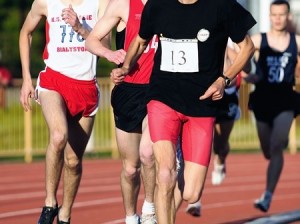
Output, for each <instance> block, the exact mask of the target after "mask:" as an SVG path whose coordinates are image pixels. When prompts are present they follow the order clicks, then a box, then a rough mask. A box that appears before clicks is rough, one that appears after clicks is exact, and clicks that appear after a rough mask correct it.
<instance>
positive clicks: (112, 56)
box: [104, 49, 126, 65]
mask: <svg viewBox="0 0 300 224" xmlns="http://www.w3.org/2000/svg"><path fill="white" fill-rule="evenodd" d="M125 56H126V51H124V50H123V49H120V50H117V51H109V52H108V53H106V54H105V55H104V57H105V58H106V59H107V60H108V61H110V62H113V63H115V64H116V65H119V64H122V63H123V62H124V60H125Z"/></svg>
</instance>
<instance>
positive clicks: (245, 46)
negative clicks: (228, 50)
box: [200, 35, 254, 100]
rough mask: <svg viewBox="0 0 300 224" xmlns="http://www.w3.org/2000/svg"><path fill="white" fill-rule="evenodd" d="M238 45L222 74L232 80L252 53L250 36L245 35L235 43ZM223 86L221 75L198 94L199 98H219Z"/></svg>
mask: <svg viewBox="0 0 300 224" xmlns="http://www.w3.org/2000/svg"><path fill="white" fill-rule="evenodd" d="M237 45H238V46H239V49H240V50H239V52H238V53H237V55H236V58H235V60H234V61H233V63H232V64H231V65H230V66H229V67H228V69H227V70H226V71H224V75H225V76H227V77H228V78H230V79H231V80H233V79H234V78H235V77H236V75H237V74H238V73H239V72H240V71H241V70H242V69H243V68H244V66H245V65H246V63H247V61H248V60H249V58H251V57H252V55H253V53H254V45H253V42H252V40H251V38H250V36H248V35H246V36H245V38H244V39H243V40H242V41H241V42H240V43H237ZM224 88H225V83H224V79H223V78H222V77H220V78H218V79H217V80H216V81H215V82H214V83H213V84H212V85H211V86H210V87H209V88H208V89H207V91H206V92H205V93H204V94H203V95H202V96H200V100H204V99H207V98H209V97H211V98H212V100H220V99H221V98H222V97H223V93H224Z"/></svg>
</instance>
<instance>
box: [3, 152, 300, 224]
mask: <svg viewBox="0 0 300 224" xmlns="http://www.w3.org/2000/svg"><path fill="white" fill-rule="evenodd" d="M266 165H267V163H266V161H265V160H264V159H263V157H262V154H260V153H258V154H247V155H246V154H230V155H229V158H228V161H227V177H226V179H225V181H224V182H223V184H222V185H220V186H212V185H211V179H210V178H211V176H210V175H211V167H210V170H209V173H208V176H207V181H206V186H205V190H204V194H203V197H202V204H203V208H202V216H201V217H200V218H194V217H190V216H188V215H187V214H186V213H185V207H186V204H185V203H184V204H183V205H182V206H181V208H180V210H179V212H178V215H177V222H176V224H193V223H204V224H214V223H216V224H225V223H227V224H239V223H252V224H260V223H300V154H299V153H298V154H297V155H293V156H292V155H289V154H286V155H285V167H284V169H283V171H282V176H281V179H280V183H279V185H278V187H277V190H276V193H275V196H274V199H273V204H272V206H271V208H270V210H269V212H268V213H262V212H260V211H258V210H256V209H254V208H253V201H254V199H256V198H257V197H259V196H260V195H261V193H262V191H263V189H264V186H265V184H264V183H265V173H266ZM120 169H121V163H120V161H119V160H109V159H104V160H90V159H89V160H88V159H85V160H84V171H83V172H84V173H83V178H82V182H81V187H80V190H79V193H78V196H77V198H76V202H75V204H74V209H73V213H72V219H71V221H72V224H116V223H124V211H123V207H122V198H121V194H120V187H119V173H120ZM0 175H1V176H0V177H1V178H0V224H34V223H37V219H38V216H39V213H40V211H41V207H42V205H43V202H44V177H43V175H44V162H34V163H32V164H23V163H2V164H0ZM58 196H59V200H60V201H61V196H62V191H61V186H60V190H59V192H58ZM142 200H143V191H141V193H140V198H139V205H138V206H139V207H138V211H140V210H141V203H142ZM296 220H298V221H296ZM54 223H55V224H56V221H55V222H54Z"/></svg>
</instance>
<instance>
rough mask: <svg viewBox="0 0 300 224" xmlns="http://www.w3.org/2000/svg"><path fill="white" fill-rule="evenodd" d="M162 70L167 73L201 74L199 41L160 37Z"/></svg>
mask: <svg viewBox="0 0 300 224" xmlns="http://www.w3.org/2000/svg"><path fill="white" fill-rule="evenodd" d="M160 41H161V48H162V54H161V64H160V69H161V70H162V71H166V72H199V66H198V40H197V39H176V40H175V39H170V38H165V37H160Z"/></svg>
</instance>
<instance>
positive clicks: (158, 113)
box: [147, 100, 181, 145]
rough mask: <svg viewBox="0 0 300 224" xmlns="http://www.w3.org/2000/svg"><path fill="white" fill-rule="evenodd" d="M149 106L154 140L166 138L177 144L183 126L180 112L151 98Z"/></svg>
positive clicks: (150, 124) (150, 127)
mask: <svg viewBox="0 0 300 224" xmlns="http://www.w3.org/2000/svg"><path fill="white" fill-rule="evenodd" d="M147 108H148V122H149V131H150V136H151V140H152V142H153V143H155V142H157V141H161V140H166V141H171V142H172V143H173V144H174V145H176V144H177V141H178V136H179V133H180V128H181V120H180V117H179V113H178V112H176V111H175V110H173V109H172V108H170V107H169V106H167V105H165V104H163V103H161V102H159V101H155V100H151V101H150V102H149V103H148V105H147Z"/></svg>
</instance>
